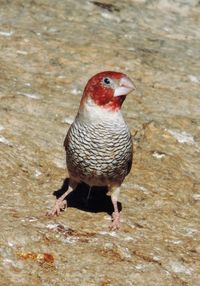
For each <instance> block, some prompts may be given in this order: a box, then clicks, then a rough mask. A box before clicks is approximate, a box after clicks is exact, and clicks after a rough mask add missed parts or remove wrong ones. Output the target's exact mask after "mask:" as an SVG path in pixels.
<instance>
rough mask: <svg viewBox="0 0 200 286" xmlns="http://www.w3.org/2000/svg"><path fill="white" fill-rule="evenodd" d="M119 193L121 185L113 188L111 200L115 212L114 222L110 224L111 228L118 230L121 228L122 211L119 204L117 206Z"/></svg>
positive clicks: (113, 214)
mask: <svg viewBox="0 0 200 286" xmlns="http://www.w3.org/2000/svg"><path fill="white" fill-rule="evenodd" d="M119 193H120V187H117V188H115V189H114V190H112V193H111V201H112V204H113V208H114V212H113V213H112V223H111V225H110V229H111V230H116V229H118V228H119V223H120V213H119V210H118V206H117V201H118V198H119Z"/></svg>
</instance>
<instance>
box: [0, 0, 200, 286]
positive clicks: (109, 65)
mask: <svg viewBox="0 0 200 286" xmlns="http://www.w3.org/2000/svg"><path fill="white" fill-rule="evenodd" d="M93 2H95V1H93ZM93 2H92V1H91V2H90V1H70V0H69V1H51V3H50V2H49V1H45V0H41V1H21V0H17V1H11V2H10V3H7V1H2V3H1V11H0V16H1V17H0V19H1V28H0V43H1V49H0V59H1V66H0V72H1V76H0V118H1V122H0V158H1V164H0V177H1V185H0V190H1V197H0V209H1V221H0V227H1V235H0V262H1V263H0V271H1V277H0V284H1V285H55V286H56V285H66V286H67V285H70V286H73V285H83V286H85V285H87V286H88V285H89V286H92V285H95V286H96V285H99V286H105V285H107V286H111V285H113V286H115V285H137V286H138V285H145V284H146V285H159V286H160V285H161V286H162V285H167V286H168V285H199V281H200V270H199V260H200V251H199V241H200V226H199V211H200V199H199V196H200V159H199V158H200V156H199V152H200V115H199V106H200V97H199V88H200V72H199V71H200V59H199V57H200V54H199V40H200V32H199V20H200V6H199V2H198V1H189V0H188V1H172V0H166V1H162V0H155V1H145V0H144V1H138V0H137V1H130V0H126V1H121V2H119V1H108V2H106V1H105V2H104V4H95V3H93ZM96 2H98V1H96ZM99 2H101V1H99ZM105 3H107V4H109V5H106V4H105ZM110 5H111V6H110ZM106 69H109V70H117V71H122V72H125V73H126V74H128V75H129V77H130V78H132V79H133V80H134V82H135V84H136V87H137V91H136V92H135V95H133V94H132V95H130V96H128V97H127V100H126V102H125V103H124V106H123V113H124V116H125V118H126V120H127V122H128V124H129V127H130V129H131V132H132V134H133V136H134V139H135V140H134V149H135V155H134V163H133V168H132V171H131V174H130V175H129V176H128V178H127V179H126V180H125V182H124V184H123V186H122V192H121V197H120V202H121V204H122V224H121V229H120V231H118V232H109V231H108V226H109V222H110V216H109V213H110V210H111V205H110V198H109V197H107V196H106V194H105V191H104V190H102V189H95V190H93V192H92V193H91V197H90V200H89V202H88V205H87V204H86V197H87V191H88V190H87V188H86V186H80V187H79V190H78V191H76V192H75V193H74V195H73V196H71V199H70V206H71V207H69V209H68V210H67V211H66V212H63V213H62V214H61V216H59V217H58V218H53V219H52V218H51V219H50V218H48V217H46V216H45V213H46V211H47V210H48V209H50V208H51V206H52V204H53V202H54V199H55V198H54V196H53V192H55V191H57V190H59V189H61V188H62V185H63V181H64V180H65V178H66V177H67V173H66V170H65V152H64V148H63V146H62V144H63V140H64V136H65V134H66V131H67V129H68V128H69V124H70V122H72V121H73V118H74V116H75V114H76V112H77V107H78V104H79V100H80V95H81V91H82V89H83V87H84V86H85V83H86V82H87V80H88V79H89V78H90V77H91V76H92V75H93V74H95V73H96V72H99V71H101V70H106ZM30 277H31V279H30Z"/></svg>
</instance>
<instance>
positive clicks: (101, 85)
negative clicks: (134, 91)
mask: <svg viewBox="0 0 200 286" xmlns="http://www.w3.org/2000/svg"><path fill="white" fill-rule="evenodd" d="M122 77H125V75H124V74H122V73H118V72H111V71H108V72H101V73H98V74H96V75H95V76H93V77H92V78H91V79H90V80H89V81H88V83H87V85H86V87H85V90H84V93H83V96H82V99H81V106H82V105H83V104H84V101H85V100H86V99H87V98H88V97H91V98H92V99H93V101H94V102H95V103H96V104H97V105H99V106H102V107H104V108H106V109H110V110H119V109H120V108H121V105H122V103H123V101H124V99H125V96H114V92H115V88H116V87H117V86H118V83H119V81H120V79H121V78H122Z"/></svg>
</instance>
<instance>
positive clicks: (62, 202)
mask: <svg viewBox="0 0 200 286" xmlns="http://www.w3.org/2000/svg"><path fill="white" fill-rule="evenodd" d="M77 185H78V183H77V182H76V181H74V180H72V179H69V186H68V189H67V191H66V192H65V193H64V194H63V195H62V196H61V197H59V198H58V199H56V202H55V204H54V206H53V208H52V210H51V211H49V212H48V215H59V214H60V211H61V210H64V209H65V208H66V207H67V200H66V197H67V196H68V195H69V194H70V193H71V192H72V191H73V190H75V188H76V187H77Z"/></svg>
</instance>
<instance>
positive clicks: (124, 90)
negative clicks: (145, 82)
mask: <svg viewBox="0 0 200 286" xmlns="http://www.w3.org/2000/svg"><path fill="white" fill-rule="evenodd" d="M134 89H135V86H134V84H133V82H132V81H131V80H130V79H129V78H128V77H122V78H121V79H120V81H119V86H118V87H116V88H115V91H114V96H121V95H127V94H129V93H130V92H131V91H133V90H134Z"/></svg>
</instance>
